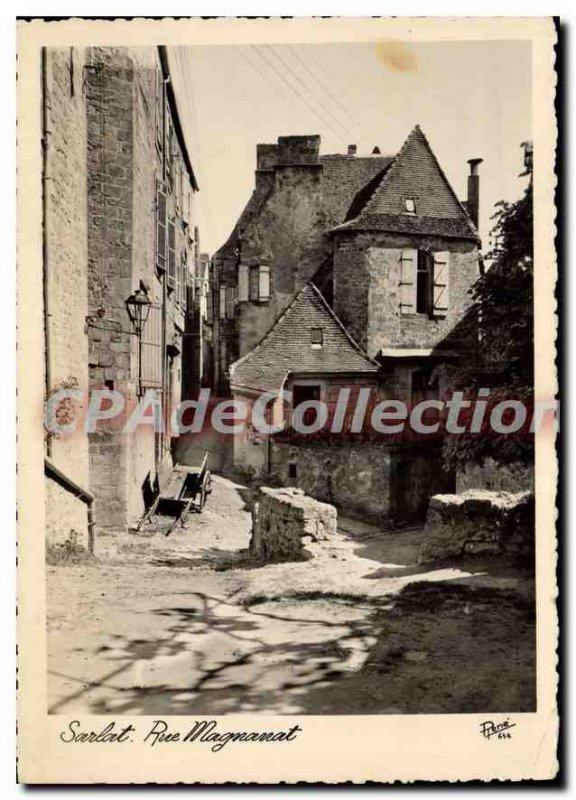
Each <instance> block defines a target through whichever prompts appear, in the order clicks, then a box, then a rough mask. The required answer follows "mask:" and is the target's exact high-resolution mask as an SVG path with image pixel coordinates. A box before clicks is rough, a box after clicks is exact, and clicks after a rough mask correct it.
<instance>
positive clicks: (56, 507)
mask: <svg viewBox="0 0 576 800" xmlns="http://www.w3.org/2000/svg"><path fill="white" fill-rule="evenodd" d="M85 59H86V53H85V50H84V48H76V47H74V48H72V47H61V48H48V49H47V50H46V76H45V83H46V96H45V97H44V98H43V102H44V104H45V109H46V112H47V120H46V121H47V131H46V142H45V153H46V164H45V169H46V195H45V198H44V203H45V213H46V225H45V237H46V262H45V265H44V267H45V279H46V287H45V289H46V295H47V302H46V308H45V313H46V315H47V325H48V341H49V351H48V352H46V353H45V362H46V368H47V375H48V376H49V384H50V385H49V387H48V389H49V391H50V392H55V391H57V390H58V389H62V388H73V389H79V390H80V391H81V392H82V393H83V395H84V399H83V400H81V401H80V402H79V403H78V406H77V409H78V413H79V414H81V412H82V410H83V409H85V407H86V393H87V389H88V367H87V361H88V336H87V334H86V328H85V325H86V315H87V313H88V307H87V303H88V298H87V289H86V284H87V219H86V203H87V199H86V198H87V169H86V105H85V96H84V91H83V77H84V64H85ZM50 450H51V453H50V454H51V457H52V459H53V461H54V463H55V464H56V466H58V467H59V469H61V470H62V472H64V473H65V474H66V475H68V476H69V477H70V478H72V479H73V480H74V481H75V482H76V483H78V484H80V485H81V486H84V487H86V488H88V438H87V436H86V434H85V433H84V432H83V430H82V426H78V430H77V431H76V432H75V433H74V435H73V436H51V437H50ZM45 487H46V498H45V504H46V531H47V536H48V538H49V540H54V541H60V540H64V539H66V538H67V536H68V534H69V532H70V529H71V528H74V529H75V530H76V531H77V532H78V533H79V534H80V535H81V537H84V538H85V537H86V536H87V521H86V507H85V506H84V504H83V503H82V502H81V501H80V500H77V499H75V498H73V497H72V495H70V494H68V493H66V492H65V491H64V490H63V489H61V488H60V487H59V486H57V485H55V484H53V483H52V481H50V480H48V479H46V481H45Z"/></svg>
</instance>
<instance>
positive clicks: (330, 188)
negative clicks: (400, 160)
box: [320, 155, 393, 227]
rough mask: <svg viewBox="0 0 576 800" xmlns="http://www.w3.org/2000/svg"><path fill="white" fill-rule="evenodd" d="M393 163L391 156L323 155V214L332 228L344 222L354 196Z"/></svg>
mask: <svg viewBox="0 0 576 800" xmlns="http://www.w3.org/2000/svg"><path fill="white" fill-rule="evenodd" d="M392 161H393V158H392V156H358V157H356V156H345V155H325V156H320V163H321V164H322V194H323V200H324V211H325V213H326V221H327V224H328V226H329V227H331V226H332V225H338V224H339V223H341V222H344V220H345V218H346V213H347V211H348V209H349V207H350V203H351V202H352V200H353V199H354V197H355V195H356V194H357V193H358V192H359V191H360V189H362V187H363V186H365V185H366V184H367V183H369V182H370V181H371V180H372V179H373V178H374V176H376V175H380V173H381V172H382V171H383V170H384V169H386V167H388V166H389V165H390V164H391V163H392Z"/></svg>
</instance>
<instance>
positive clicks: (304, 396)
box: [292, 384, 320, 426]
mask: <svg viewBox="0 0 576 800" xmlns="http://www.w3.org/2000/svg"><path fill="white" fill-rule="evenodd" d="M308 400H320V386H318V385H305V384H295V386H293V388H292V404H293V407H294V409H296V408H298V406H299V405H301V404H302V403H305V402H306V401H308ZM315 419H316V411H315V409H314V408H307V409H306V411H305V412H304V416H303V417H302V422H303V423H304V425H306V426H308V425H312V423H313V422H314V420H315Z"/></svg>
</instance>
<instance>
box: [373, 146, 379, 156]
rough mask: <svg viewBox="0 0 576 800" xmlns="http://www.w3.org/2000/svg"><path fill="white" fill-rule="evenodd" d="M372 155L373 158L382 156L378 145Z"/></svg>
mask: <svg viewBox="0 0 576 800" xmlns="http://www.w3.org/2000/svg"><path fill="white" fill-rule="evenodd" d="M372 155H373V156H379V155H380V148H379V147H378V145H376V147H375V148H374V150H372Z"/></svg>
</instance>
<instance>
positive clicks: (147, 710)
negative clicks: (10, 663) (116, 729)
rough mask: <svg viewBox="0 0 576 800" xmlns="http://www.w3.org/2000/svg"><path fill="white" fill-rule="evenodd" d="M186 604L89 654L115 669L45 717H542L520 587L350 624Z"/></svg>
mask: <svg viewBox="0 0 576 800" xmlns="http://www.w3.org/2000/svg"><path fill="white" fill-rule="evenodd" d="M187 602H188V603H189V604H187V603H186V601H185V602H183V603H182V605H180V606H178V607H173V608H162V609H157V610H155V611H153V612H152V613H154V614H157V615H159V616H161V617H167V618H168V619H169V620H170V621H171V624H170V625H169V627H168V630H167V631H165V635H164V636H163V637H161V638H160V637H159V638H151V639H148V640H145V639H133V640H130V639H129V638H122V637H118V640H117V642H116V646H115V647H114V649H110V648H99V649H98V650H96V651H95V652H93V653H92V654H91V655H92V656H93V657H96V656H97V657H98V658H102V659H103V660H104V661H108V662H110V664H111V665H112V666H113V668H112V669H111V670H109V671H108V672H107V673H106V674H105V675H104V676H102V677H101V679H99V680H98V681H95V682H93V683H91V684H84V685H83V686H81V687H80V688H79V690H78V691H77V692H74V693H73V694H72V695H70V696H69V697H67V698H64V699H63V700H61V701H60V702H59V703H57V704H56V706H54V707H52V709H51V712H52V713H55V712H59V711H62V712H65V711H66V705H67V703H68V702H69V701H70V700H71V699H74V700H77V699H78V698H79V697H82V696H83V695H84V697H83V700H84V702H86V703H87V705H88V708H89V710H90V712H91V713H95V714H112V713H114V714H158V715H170V714H183V715H190V714H202V715H215V714H227V713H248V712H252V713H255V712H258V713H276V714H287V713H293V714H394V713H403V714H416V713H488V712H495V711H498V712H502V713H508V712H520V711H525V712H526V711H533V710H534V709H535V613H534V598H533V596H532V595H526V594H521V593H518V592H517V591H515V590H514V589H506V588H493V587H481V586H479V587H475V586H470V585H468V584H467V583H461V582H453V581H449V582H447V581H439V582H435V583H430V582H426V581H422V582H417V583H412V584H410V585H409V586H407V587H404V588H403V589H402V590H400V591H399V592H397V593H396V594H390V595H388V596H386V597H383V598H381V601H380V602H378V603H376V602H374V604H373V605H372V606H370V607H368V608H367V609H365V610H366V613H365V614H364V615H361V616H358V615H356V616H354V615H351V616H348V617H346V616H345V618H344V619H343V621H333V620H327V619H326V618H325V617H323V615H322V613H321V609H322V606H321V605H320V606H318V605H316V603H317V599H315V598H313V597H306V596H305V595H303V596H302V598H301V599H300V600H298V601H297V602H294V601H292V602H291V603H290V604H289V605H286V601H285V600H284V601H282V600H281V601H280V602H278V603H273V602H269V601H268V602H266V601H264V600H262V601H259V602H257V603H254V604H253V605H252V606H250V607H244V606H238V605H235V604H234V603H231V602H227V601H224V600H222V599H220V598H216V597H211V596H209V595H206V594H203V593H200V592H191V593H190V594H189V596H188V597H187ZM330 602H331V603H335V602H336V601H335V600H334V599H333V598H332V599H331V600H330ZM349 604H350V605H352V604H353V603H352V601H349ZM357 607H358V600H356V606H355V608H356V610H357Z"/></svg>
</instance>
